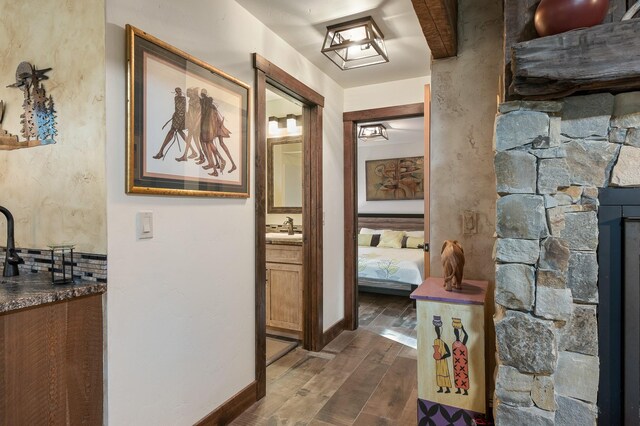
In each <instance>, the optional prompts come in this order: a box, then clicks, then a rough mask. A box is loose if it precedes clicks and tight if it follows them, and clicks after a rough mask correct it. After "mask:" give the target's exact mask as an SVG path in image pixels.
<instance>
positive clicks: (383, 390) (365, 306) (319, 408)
mask: <svg viewBox="0 0 640 426" xmlns="http://www.w3.org/2000/svg"><path fill="white" fill-rule="evenodd" d="M359 303H360V309H359V318H360V328H359V329H358V330H355V331H344V332H342V334H340V335H339V336H338V337H337V338H336V339H335V340H333V341H332V342H331V343H330V344H329V345H327V346H326V347H325V348H324V349H323V350H322V351H321V352H308V351H305V350H304V349H302V348H296V349H295V350H294V351H292V352H290V353H288V354H287V355H285V356H284V357H282V358H280V359H279V360H278V361H276V362H274V363H273V364H271V365H270V366H269V367H268V368H267V396H266V397H265V398H263V399H262V400H260V401H258V402H256V403H255V404H254V405H253V406H251V407H250V408H249V409H248V410H247V411H246V412H245V413H243V414H242V415H241V416H240V417H238V418H237V419H236V420H235V421H234V422H233V423H232V424H233V425H296V426H297V425H316V426H322V425H325V426H326V425H367V426H371V425H398V426H400V425H402V426H405V425H406V426H410V425H415V424H416V399H417V373H416V368H417V363H416V355H417V351H416V349H415V348H416V311H415V309H414V308H413V307H412V306H411V302H410V300H409V299H408V298H405V297H399V296H385V295H374V294H368V293H361V294H360V302H359Z"/></svg>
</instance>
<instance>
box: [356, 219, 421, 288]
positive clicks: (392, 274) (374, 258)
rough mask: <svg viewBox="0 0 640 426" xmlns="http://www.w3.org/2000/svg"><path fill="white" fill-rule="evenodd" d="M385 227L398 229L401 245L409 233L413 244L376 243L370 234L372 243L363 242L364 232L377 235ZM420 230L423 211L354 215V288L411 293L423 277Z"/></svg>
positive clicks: (386, 228)
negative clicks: (402, 213) (357, 242)
mask: <svg viewBox="0 0 640 426" xmlns="http://www.w3.org/2000/svg"><path fill="white" fill-rule="evenodd" d="M385 230H388V231H402V232H403V235H404V236H405V237H404V238H403V245H404V243H406V240H408V238H407V237H408V236H411V237H412V238H411V239H410V240H409V241H410V242H411V243H410V244H409V247H414V248H390V247H379V246H377V244H378V243H379V241H376V237H373V238H372V239H373V240H374V241H373V245H375V246H369V245H367V242H368V241H369V240H368V235H372V236H374V235H376V234H378V235H381V234H382V231H385ZM423 230H424V216H423V215H372V214H360V215H358V234H359V236H358V238H359V244H358V259H357V270H358V290H360V291H365V292H371V293H382V294H394V295H400V296H408V295H409V294H411V292H412V291H413V290H414V289H416V288H417V287H418V286H419V285H420V284H421V283H422V281H423V279H424V255H425V253H424V249H423V246H422V244H424V233H423ZM418 242H419V245H417V244H418ZM380 245H383V244H380Z"/></svg>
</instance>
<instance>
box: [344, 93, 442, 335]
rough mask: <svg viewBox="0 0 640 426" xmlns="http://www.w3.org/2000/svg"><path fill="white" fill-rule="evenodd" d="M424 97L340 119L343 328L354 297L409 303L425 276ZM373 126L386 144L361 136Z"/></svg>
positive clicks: (350, 320) (350, 322)
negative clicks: (379, 128)
mask: <svg viewBox="0 0 640 426" xmlns="http://www.w3.org/2000/svg"><path fill="white" fill-rule="evenodd" d="M429 95H430V91H429V86H428V85H427V86H426V87H425V100H427V101H426V102H424V103H418V104H410V105H400V106H395V107H386V108H378V109H371V110H363V111H352V112H347V113H345V114H344V120H343V121H344V156H345V186H344V192H345V217H344V220H345V328H347V329H351V330H355V329H356V328H358V326H359V315H358V310H359V300H358V299H359V296H358V294H359V292H363V293H364V292H366V293H379V294H385V295H397V296H401V297H406V298H408V296H409V294H410V293H411V291H413V290H414V289H415V288H417V286H418V285H419V284H420V283H422V281H423V280H424V279H425V278H426V277H427V276H428V275H429V157H430V155H429V154H430V149H429V147H430V143H429V142H430V141H429V102H428V99H429ZM374 125H375V126H378V125H382V126H384V127H385V130H384V132H385V133H386V136H387V137H380V136H378V137H374V138H368V137H366V134H364V135H363V131H362V130H361V129H362V128H364V129H366V130H365V132H364V133H366V132H371V131H370V130H369V129H370V128H371V127H372V126H374ZM374 133H376V131H374ZM377 133H379V132H377ZM363 309H364V308H363ZM360 318H362V316H360ZM364 325H367V324H364Z"/></svg>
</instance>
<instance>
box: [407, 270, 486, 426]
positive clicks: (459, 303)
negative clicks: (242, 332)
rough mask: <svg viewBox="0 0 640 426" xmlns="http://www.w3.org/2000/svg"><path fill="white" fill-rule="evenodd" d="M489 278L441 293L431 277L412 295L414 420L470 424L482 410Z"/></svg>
mask: <svg viewBox="0 0 640 426" xmlns="http://www.w3.org/2000/svg"><path fill="white" fill-rule="evenodd" d="M487 286H488V282H486V281H472V280H464V282H463V286H462V291H446V290H445V289H444V280H443V279H442V278H433V277H430V278H428V279H427V280H425V281H424V282H423V283H422V285H420V287H418V288H417V289H416V290H415V291H414V292H413V293H412V294H411V298H412V299H415V300H416V305H417V314H418V424H428V425H436V426H440V425H471V424H472V421H473V417H474V416H475V415H477V414H485V410H486V408H485V407H486V401H485V395H486V389H485V357H484V309H485V300H486V293H487Z"/></svg>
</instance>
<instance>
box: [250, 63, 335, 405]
mask: <svg viewBox="0 0 640 426" xmlns="http://www.w3.org/2000/svg"><path fill="white" fill-rule="evenodd" d="M253 65H254V68H255V71H256V83H255V84H256V90H255V148H256V149H255V170H256V174H255V176H256V177H255V196H256V200H255V208H256V212H255V216H256V221H255V226H256V259H255V263H256V283H255V284H256V285H255V310H256V317H255V325H256V353H255V370H256V371H255V374H256V383H257V391H256V392H257V395H256V399H260V398H262V397H264V395H265V394H266V383H267V380H266V359H265V358H266V290H265V280H266V250H265V244H266V196H265V195H266V165H267V155H266V154H267V150H266V140H267V125H266V123H267V115H266V89H267V85H271V86H274V87H276V88H277V89H279V90H281V91H282V92H284V93H286V94H287V95H289V96H291V97H292V98H294V99H296V100H298V101H299V102H301V103H302V104H303V105H304V107H303V116H304V118H303V120H304V128H303V167H304V173H303V188H304V189H303V192H304V194H303V206H302V221H303V223H302V240H303V245H302V249H303V257H304V259H303V269H304V273H303V275H304V282H303V306H304V307H303V310H304V312H303V318H304V320H303V346H304V348H305V349H307V350H311V351H319V350H320V349H322V346H323V316H322V308H323V300H322V288H323V285H322V278H323V277H322V270H323V259H322V232H323V224H322V113H323V108H324V97H323V96H322V95H320V94H319V93H317V92H316V91H314V90H313V89H311V88H309V87H307V86H306V85H304V84H303V83H301V82H300V81H298V80H297V79H296V78H294V77H293V76H291V75H290V74H288V73H287V72H285V71H284V70H282V69H281V68H279V67H277V66H276V65H274V64H273V63H271V62H269V61H268V60H267V59H265V58H263V57H262V56H260V55H258V54H257V53H254V54H253Z"/></svg>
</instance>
